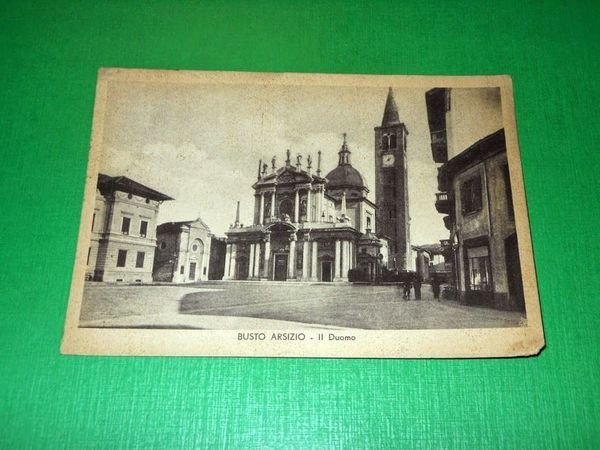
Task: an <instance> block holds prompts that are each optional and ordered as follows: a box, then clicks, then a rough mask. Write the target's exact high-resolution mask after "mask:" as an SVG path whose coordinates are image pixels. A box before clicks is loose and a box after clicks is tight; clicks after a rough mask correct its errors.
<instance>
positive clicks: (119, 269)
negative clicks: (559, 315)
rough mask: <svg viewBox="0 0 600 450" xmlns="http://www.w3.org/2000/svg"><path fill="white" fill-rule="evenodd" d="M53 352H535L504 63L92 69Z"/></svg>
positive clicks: (525, 228)
mask: <svg viewBox="0 0 600 450" xmlns="http://www.w3.org/2000/svg"><path fill="white" fill-rule="evenodd" d="M91 142H92V144H91V149H90V158H89V166H88V174H87V183H86V188H85V199H84V204H83V210H82V216H81V228H80V232H79V240H78V245H77V256H76V261H75V265H74V271H73V282H72V288H71V294H70V301H69V306H68V310H67V317H66V322H65V334H64V338H63V342H62V346H61V351H62V352H63V353H66V354H81V355H198V356H276V357H342V358H346V357H349V358H357V357H361V358H408V357H410V358H456V357H458V358H467V357H509V356H527V355H535V354H537V353H539V351H541V349H542V348H543V346H544V336H543V330H542V321H541V314H540V307H539V299H538V291H537V284H536V276H535V270H534V263H533V256H532V255H533V252H532V248H531V238H530V233H529V223H528V216H527V207H526V203H525V194H524V187H523V177H522V172H521V162H520V158H519V148H518V141H517V133H516V124H515V116H514V104H513V96H512V81H511V79H510V76H507V75H500V76H481V77H479V76H474V77H436V76H433V77H428V76H378V75H319V74H289V73H284V74H268V73H239V72H200V71H198V72H194V71H159V70H132V69H113V68H103V69H101V70H100V71H99V79H98V85H97V90H96V104H95V109H94V125H93V132H92V140H91Z"/></svg>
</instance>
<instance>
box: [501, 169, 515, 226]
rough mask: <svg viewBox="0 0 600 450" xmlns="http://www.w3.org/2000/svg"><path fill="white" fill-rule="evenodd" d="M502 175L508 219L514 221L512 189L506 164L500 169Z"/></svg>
mask: <svg viewBox="0 0 600 450" xmlns="http://www.w3.org/2000/svg"><path fill="white" fill-rule="evenodd" d="M502 175H503V176H504V190H505V192H506V205H507V208H508V217H509V218H511V219H514V218H515V210H514V207H513V201H512V187H511V185H510V172H509V171H508V164H506V165H505V166H504V167H502Z"/></svg>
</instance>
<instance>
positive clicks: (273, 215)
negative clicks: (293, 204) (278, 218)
mask: <svg viewBox="0 0 600 450" xmlns="http://www.w3.org/2000/svg"><path fill="white" fill-rule="evenodd" d="M273 217H275V191H273V192H271V219H272V218H273Z"/></svg>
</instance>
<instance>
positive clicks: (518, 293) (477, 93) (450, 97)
mask: <svg viewBox="0 0 600 450" xmlns="http://www.w3.org/2000/svg"><path fill="white" fill-rule="evenodd" d="M426 102H427V110H428V118H429V127H430V132H431V147H432V155H433V159H434V161H435V162H438V163H442V164H441V166H440V167H439V168H438V188H439V190H440V192H439V193H438V194H437V196H436V201H435V206H436V209H437V210H438V212H440V213H441V214H444V215H445V217H444V223H445V225H446V227H447V228H448V230H449V232H450V236H449V241H450V243H451V245H452V248H453V251H454V254H453V257H454V272H455V273H454V276H455V289H456V292H457V297H458V299H459V300H461V301H462V302H464V303H466V304H478V305H486V306H492V307H497V308H506V309H518V310H524V307H525V306H524V297H523V284H522V276H521V269H520V264H519V252H518V243H517V235H516V227H515V220H514V213H513V204H512V192H511V185H510V174H509V169H508V162H507V156H506V142H505V136H504V129H503V128H502V121H501V105H500V93H499V90H498V89H496V88H485V89H456V90H455V89H446V88H437V89H433V90H430V91H428V92H427V94H426ZM465 114H467V115H468V114H471V115H472V116H474V117H473V120H472V121H469V120H465V117H466V116H465ZM467 118H468V117H467ZM496 127H498V128H496ZM490 130H494V131H492V132H490ZM473 139H475V140H473ZM465 143H468V144H465ZM463 145H467V146H466V147H463V148H462V149H461V147H462V146H463Z"/></svg>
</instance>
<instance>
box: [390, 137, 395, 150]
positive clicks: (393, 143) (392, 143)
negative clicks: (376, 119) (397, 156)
mask: <svg viewBox="0 0 600 450" xmlns="http://www.w3.org/2000/svg"><path fill="white" fill-rule="evenodd" d="M390 148H391V149H394V148H396V135H395V134H390Z"/></svg>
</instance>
